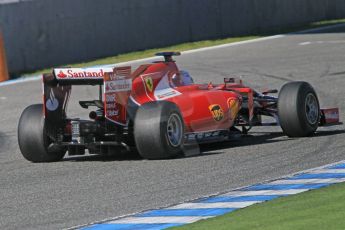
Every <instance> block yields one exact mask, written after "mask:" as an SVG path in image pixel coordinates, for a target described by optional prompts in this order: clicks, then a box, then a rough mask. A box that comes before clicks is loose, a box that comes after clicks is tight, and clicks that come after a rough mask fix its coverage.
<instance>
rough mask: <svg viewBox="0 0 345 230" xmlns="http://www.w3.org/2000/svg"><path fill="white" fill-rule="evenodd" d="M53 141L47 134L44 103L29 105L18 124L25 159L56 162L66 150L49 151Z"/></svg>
mask: <svg viewBox="0 0 345 230" xmlns="http://www.w3.org/2000/svg"><path fill="white" fill-rule="evenodd" d="M50 143H51V140H50V138H49V137H48V136H47V135H46V125H45V120H44V116H43V105H42V104H35V105H30V106H28V107H27V108H26V109H25V110H24V111H23V113H22V115H21V117H20V119H19V124H18V144H19V148H20V151H21V153H22V155H23V156H24V158H25V159H27V160H29V161H31V162H54V161H59V160H61V159H62V158H63V157H64V155H65V152H66V151H65V150H62V149H61V150H60V149H59V150H58V151H56V150H55V151H48V146H49V144H50Z"/></svg>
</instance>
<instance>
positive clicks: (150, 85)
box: [145, 77, 153, 92]
mask: <svg viewBox="0 0 345 230" xmlns="http://www.w3.org/2000/svg"><path fill="white" fill-rule="evenodd" d="M145 84H146V88H147V89H148V90H149V91H150V92H152V90H153V80H152V78H151V77H147V78H145Z"/></svg>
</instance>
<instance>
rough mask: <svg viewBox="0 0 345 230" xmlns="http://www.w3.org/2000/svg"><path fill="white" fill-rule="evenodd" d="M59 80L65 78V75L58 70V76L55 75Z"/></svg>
mask: <svg viewBox="0 0 345 230" xmlns="http://www.w3.org/2000/svg"><path fill="white" fill-rule="evenodd" d="M57 76H58V77H59V78H65V77H67V75H66V74H64V72H62V70H60V72H59V74H58V75H57Z"/></svg>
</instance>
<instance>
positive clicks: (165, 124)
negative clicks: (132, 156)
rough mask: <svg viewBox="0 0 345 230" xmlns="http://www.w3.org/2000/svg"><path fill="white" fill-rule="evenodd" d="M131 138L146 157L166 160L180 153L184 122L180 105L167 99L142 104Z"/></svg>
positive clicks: (140, 152)
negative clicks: (132, 137)
mask: <svg viewBox="0 0 345 230" xmlns="http://www.w3.org/2000/svg"><path fill="white" fill-rule="evenodd" d="M134 139H135V143H136V147H137V149H138V152H139V154H140V155H141V156H142V157H143V158H146V159H167V158H173V157H176V156H178V155H180V154H182V152H183V151H182V149H183V142H184V122H183V119H182V116H181V112H180V110H179V108H178V107H177V106H176V105H175V104H174V103H171V102H168V101H155V102H149V103H146V104H143V105H142V106H140V108H139V109H138V111H137V114H136V116H135V120H134Z"/></svg>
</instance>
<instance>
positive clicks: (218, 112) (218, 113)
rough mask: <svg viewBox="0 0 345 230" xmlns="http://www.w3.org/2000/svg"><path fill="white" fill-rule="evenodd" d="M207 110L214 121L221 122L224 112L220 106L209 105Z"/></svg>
mask: <svg viewBox="0 0 345 230" xmlns="http://www.w3.org/2000/svg"><path fill="white" fill-rule="evenodd" d="M208 109H209V110H210V112H211V114H212V117H213V119H214V120H215V121H221V120H222V119H223V117H224V112H223V109H222V107H220V105H218V104H213V105H210V106H209V107H208Z"/></svg>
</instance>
